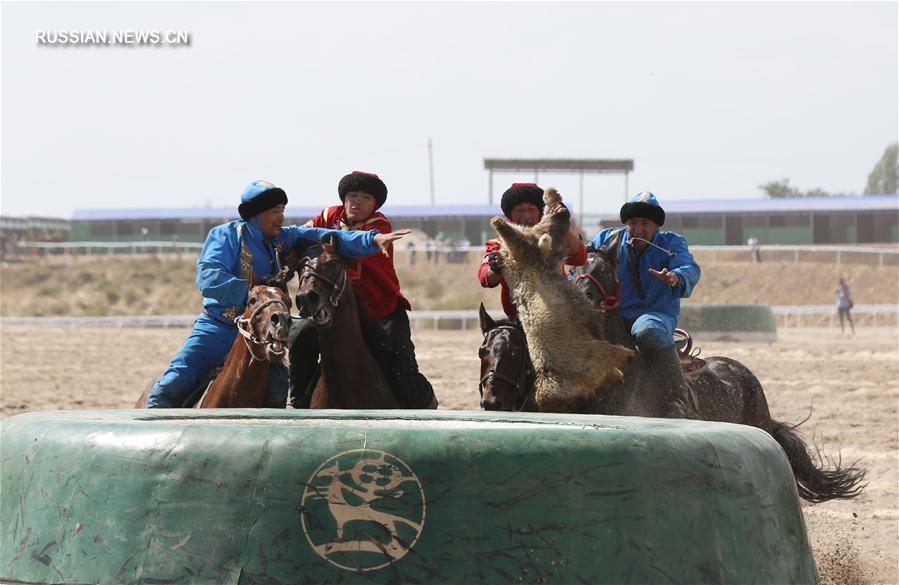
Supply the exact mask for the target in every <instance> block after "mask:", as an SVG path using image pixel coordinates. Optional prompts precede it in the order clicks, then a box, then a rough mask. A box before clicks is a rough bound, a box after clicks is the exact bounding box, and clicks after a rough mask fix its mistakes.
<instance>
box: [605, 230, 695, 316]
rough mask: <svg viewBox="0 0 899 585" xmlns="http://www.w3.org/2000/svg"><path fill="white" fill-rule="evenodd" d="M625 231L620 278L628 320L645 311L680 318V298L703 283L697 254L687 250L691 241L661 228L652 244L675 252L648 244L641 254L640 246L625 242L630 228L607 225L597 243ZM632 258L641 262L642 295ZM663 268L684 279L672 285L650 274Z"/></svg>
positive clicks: (622, 312)
mask: <svg viewBox="0 0 899 585" xmlns="http://www.w3.org/2000/svg"><path fill="white" fill-rule="evenodd" d="M617 231H621V234H620V236H619V237H620V238H621V245H620V247H619V248H618V281H619V282H620V283H621V314H622V315H623V316H624V318H625V319H630V320H633V319H637V318H638V317H640V315H643V314H645V313H662V314H665V315H668V316H669V317H671V318H673V319H674V320H675V321H677V317H678V315H679V314H680V300H681V299H682V298H687V297H689V296H690V294H691V293H692V292H693V287H695V286H696V283H697V282H699V276H700V269H699V264H697V263H696V261H695V260H694V259H693V255H692V254H690V251H689V250H688V249H687V240H686V239H684V237H683V236H682V235H680V234H676V233H674V232H665V231H661V230H659V231H657V232H656V235H655V237H654V238H653V239H652V243H653V244H655V245H656V246H660V247H662V248H665V249H667V250H670V251H672V252H674V256H669V255H668V254H666V253H665V252H663V251H661V250H659V249H658V248H654V247H652V246H647V247H646V248H644V250H643V252H642V254H639V255H637V251H636V249H632V247H631V246H628V245H627V244H626V243H625V241H626V240H627V231H626V230H625V228H606V229H604V230H602V231H601V232H599V233H598V234H596V237H595V238H593V245H594V246H595V247H596V248H599V247H600V246H602V245H604V244H605V243H606V242H608V241H609V238H611V237H612V235H613V234H614V233H615V232H617ZM631 258H634V259H635V261H636V262H637V264H636V268H637V271H636V272H637V273H638V278H639V282H640V285H641V287H642V289H643V295H642V297H641V295H640V292H639V290H638V285H637V282H636V281H635V277H634V272H635V271H634V270H633V269H632V264H631ZM650 268H654V269H656V270H661V269H662V268H667V269H668V270H670V271H672V272H676V273H677V275H678V276H679V277H680V282H679V283H678V284H677V286H676V287H674V288H672V287H670V286H668V284H667V283H665V282H664V281H663V280H661V279H659V278H656V277H655V276H653V275H651V274H650V273H649V269H650Z"/></svg>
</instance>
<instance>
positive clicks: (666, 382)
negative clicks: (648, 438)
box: [642, 346, 700, 419]
mask: <svg viewBox="0 0 899 585" xmlns="http://www.w3.org/2000/svg"><path fill="white" fill-rule="evenodd" d="M642 353H643V356H644V358H645V359H646V362H647V365H648V367H649V371H650V373H651V375H652V376H654V377H655V379H656V382H657V383H658V384H659V387H660V388H664V389H665V390H664V391H665V404H664V407H663V409H664V410H663V414H662V416H663V417H665V418H690V419H699V418H700V416H699V411H698V408H697V406H696V399H695V397H694V395H693V392H692V390H690V387H689V386H688V385H687V380H686V379H685V378H684V371H683V370H682V369H681V364H680V357H679V356H678V355H677V349H676V348H675V347H674V346H670V347H665V348H661V349H653V350H649V351H644V352H642Z"/></svg>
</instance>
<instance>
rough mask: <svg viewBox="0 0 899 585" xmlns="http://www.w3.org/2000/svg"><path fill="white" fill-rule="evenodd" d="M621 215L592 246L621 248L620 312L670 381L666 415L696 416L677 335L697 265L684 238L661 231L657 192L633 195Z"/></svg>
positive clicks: (642, 350) (696, 279) (649, 357)
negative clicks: (616, 224) (615, 225)
mask: <svg viewBox="0 0 899 585" xmlns="http://www.w3.org/2000/svg"><path fill="white" fill-rule="evenodd" d="M619 216H620V218H621V223H623V224H624V225H625V227H624V228H606V229H604V230H602V231H600V232H599V233H598V234H597V235H596V237H595V238H593V246H594V247H596V248H599V247H601V246H607V247H610V248H611V249H612V250H613V251H616V252H617V258H618V274H617V276H618V280H619V282H620V283H621V314H622V316H623V317H624V319H625V322H626V323H627V324H628V325H629V326H630V328H631V335H632V336H633V337H634V342H635V343H636V345H637V348H638V349H639V350H640V353H641V354H642V355H643V356H644V357H645V358H646V360H647V362H648V363H649V367H650V368H651V369H652V371H653V372H654V373H655V374H656V376H657V378H658V379H659V380H660V381H662V382H664V383H666V384H668V385H669V392H670V395H669V400H668V405H667V408H668V413H667V415H666V416H668V417H670V418H698V415H697V414H696V411H695V406H694V405H693V402H692V400H691V399H690V391H689V388H688V387H687V383H686V380H685V379H684V374H683V370H682V369H681V365H680V360H679V358H678V355H677V350H676V349H675V348H674V341H673V336H674V328H675V326H676V325H677V318H678V315H679V314H680V300H681V299H682V298H687V297H689V296H690V294H691V293H692V292H693V288H694V287H695V286H696V284H697V283H698V282H699V277H700V273H701V272H700V269H699V264H697V263H696V261H695V260H694V259H693V255H692V254H691V253H690V251H689V249H688V247H687V240H686V239H685V238H684V237H683V236H681V235H680V234H676V233H674V232H669V231H662V230H659V228H660V227H661V226H662V225H664V223H665V210H664V209H663V208H662V206H661V205H660V204H659V201H658V199H657V198H656V196H655V195H654V194H652V193H650V192H649V191H643V192H641V193H637V194H636V195H634V196H632V197H631V198H630V199H629V200H628V201H627V203H625V204H624V205H622V206H621V211H620V214H619ZM616 248H617V250H616Z"/></svg>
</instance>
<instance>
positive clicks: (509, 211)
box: [320, 183, 587, 317]
mask: <svg viewBox="0 0 899 585" xmlns="http://www.w3.org/2000/svg"><path fill="white" fill-rule="evenodd" d="M559 205H561V203H560V204H559ZM500 207H501V208H502V210H503V213H504V214H505V215H506V217H507V218H508V219H509V221H511V222H512V223H517V224H518V225H525V226H533V225H536V223H537V222H539V221H540V218H541V217H543V189H541V188H540V187H538V186H537V185H536V184H535V183H513V184H512V186H511V187H509V188H508V189H507V190H506V192H505V193H503V198H502V200H501V201H500ZM554 211H556V210H555V209H552V210H550V212H554ZM320 227H330V226H320ZM567 242H568V253H569V254H570V255H569V256H568V257H567V258H565V264H566V265H568V266H583V265H584V264H585V263H586V262H587V249H586V247H585V246H584V242H583V240H582V239H581V237H580V235H579V234H578V233H577V232H575V231H574V228H573V226H572V229H571V230H569V232H568V236H567ZM502 245H503V243H502V239H501V238H500V237H499V236H497V237H496V239H493V240H488V241H487V245H486V250H485V251H484V259H483V260H482V261H481V266H480V267H479V268H478V281H480V283H481V286H483V287H484V288H494V287H495V286H497V285H499V286H500V287H501V292H500V300H502V303H503V311H505V312H506V315H508V316H509V317H515V316H517V315H518V309H516V308H515V305H514V304H513V303H512V297H511V296H510V295H509V286H508V285H507V284H506V281H505V279H503V275H502V258H501V256H500V255H499V254H497V252H498V251H499V250H500V248H502ZM559 270H562V267H561V266H560V267H559Z"/></svg>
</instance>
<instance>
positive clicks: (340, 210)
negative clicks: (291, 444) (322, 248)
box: [291, 171, 437, 408]
mask: <svg viewBox="0 0 899 585" xmlns="http://www.w3.org/2000/svg"><path fill="white" fill-rule="evenodd" d="M337 195H338V197H339V198H340V201H341V205H334V206H332V207H327V208H325V209H323V210H322V211H321V213H320V214H318V215H317V216H315V217H314V218H312V219H310V220H309V221H308V222H307V223H306V226H309V227H320V228H332V229H335V230H340V231H341V232H342V233H345V234H359V233H370V232H371V231H372V230H381V231H386V232H390V231H392V229H393V228H392V226H391V224H390V220H389V219H387V216H385V215H384V214H383V213H381V212H380V211H378V210H379V209H380V208H381V206H382V205H384V202H385V201H387V186H386V185H385V184H384V181H382V180H381V179H380V177H378V175H376V174H374V173H368V172H364V171H353V172H352V173H349V174H348V175H345V176H344V177H343V178H341V179H340V182H339V183H338V184H337ZM346 274H347V277H348V278H349V281H350V284H351V285H352V286H353V290H354V291H355V292H356V293H357V294H358V295H359V298H360V299H361V300H362V304H363V305H364V306H365V309H366V310H367V312H368V314H369V316H370V317H372V318H373V319H374V321H375V322H376V323H377V324H378V325H379V326H380V328H381V330H383V331H384V332H385V334H386V346H387V347H385V348H384V350H385V351H384V353H383V356H382V359H383V360H384V362H385V363H384V364H383V366H384V367H383V371H384V375H385V377H386V378H387V381H388V383H389V384H390V387H391V389H393V391H394V393H395V394H396V395H397V397H398V398H399V399H400V404H401V406H402V407H403V408H437V398H436V397H435V396H434V389H433V387H432V386H431V383H430V382H429V381H428V379H427V378H426V377H425V376H424V375H423V374H422V373H421V372H420V371H419V369H418V362H417V361H416V359H415V345H414V344H413V343H412V331H411V328H410V326H409V316H408V315H407V314H406V311H408V310H410V309H411V308H412V305H411V304H410V303H409V301H408V300H407V299H406V297H405V296H403V293H402V291H401V290H400V283H399V279H398V278H397V275H396V269H395V268H394V263H393V246H388V247H387V249H386V253H385V254H372V255H368V256H365V257H360V258H357V259H356V260H355V261H353V262H348V263H347V269H346ZM297 336H302V342H301V343H302V347H303V348H304V350H303V358H302V359H301V360H300V361H298V360H295V359H292V360H291V363H292V366H291V367H292V368H293V370H292V371H291V377H292V378H296V380H292V381H291V383H292V384H293V389H292V392H291V396H292V400H293V401H294V405H295V406H299V407H304V406H307V405H308V401H309V400H310V399H311V398H312V390H313V389H314V383H315V380H316V378H317V373H316V370H317V356H318V353H319V352H318V335H317V333H315V332H314V331H312V330H310V329H309V326H308V324H303V323H301V324H298V325H297V326H296V327H295V329H294V331H293V332H292V333H291V337H292V338H295V337H297Z"/></svg>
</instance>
